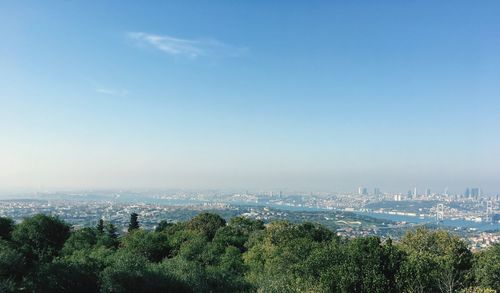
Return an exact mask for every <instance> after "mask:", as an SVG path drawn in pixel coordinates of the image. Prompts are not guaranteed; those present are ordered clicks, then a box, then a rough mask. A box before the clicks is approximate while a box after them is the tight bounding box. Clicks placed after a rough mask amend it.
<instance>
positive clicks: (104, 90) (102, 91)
mask: <svg viewBox="0 0 500 293" xmlns="http://www.w3.org/2000/svg"><path fill="white" fill-rule="evenodd" d="M95 90H96V92H98V93H100V94H103V95H110V96H120V97H124V96H126V95H128V93H129V92H128V90H126V89H111V88H103V87H99V88H96V89H95Z"/></svg>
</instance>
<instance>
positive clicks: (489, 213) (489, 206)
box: [486, 200, 493, 222]
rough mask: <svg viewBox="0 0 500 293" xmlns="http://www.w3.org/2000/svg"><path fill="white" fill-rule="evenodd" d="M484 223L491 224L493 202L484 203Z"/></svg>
mask: <svg viewBox="0 0 500 293" xmlns="http://www.w3.org/2000/svg"><path fill="white" fill-rule="evenodd" d="M486 222H493V201H491V200H488V201H487V202H486Z"/></svg>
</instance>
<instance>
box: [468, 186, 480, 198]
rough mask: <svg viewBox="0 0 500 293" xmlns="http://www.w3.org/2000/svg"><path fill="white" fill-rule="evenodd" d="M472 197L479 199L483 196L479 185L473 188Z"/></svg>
mask: <svg viewBox="0 0 500 293" xmlns="http://www.w3.org/2000/svg"><path fill="white" fill-rule="evenodd" d="M470 197H471V198H473V199H475V200H478V199H479V197H481V188H478V187H475V188H471V190H470Z"/></svg>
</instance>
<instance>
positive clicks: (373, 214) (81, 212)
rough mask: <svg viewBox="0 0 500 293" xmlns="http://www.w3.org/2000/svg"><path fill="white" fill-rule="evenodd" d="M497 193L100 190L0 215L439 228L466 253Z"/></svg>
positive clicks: (346, 232)
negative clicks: (207, 217) (211, 217)
mask: <svg viewBox="0 0 500 293" xmlns="http://www.w3.org/2000/svg"><path fill="white" fill-rule="evenodd" d="M499 203H500V201H499V196H498V195H484V194H481V190H480V189H479V188H467V189H466V190H465V192H464V193H463V194H447V193H446V191H445V193H442V194H438V193H432V192H431V191H430V190H429V189H427V190H424V192H422V193H419V192H418V191H417V189H416V188H414V189H412V190H410V191H408V193H406V194H401V193H398V194H390V193H382V192H381V191H380V189H379V188H374V190H373V192H369V191H368V189H367V188H365V187H360V188H359V189H358V190H357V192H354V193H303V194H301V193H293V194H289V193H285V192H282V191H267V192H248V191H246V192H243V193H230V192H226V193H223V192H218V191H204V192H200V191H178V190H176V191H169V192H158V191H141V192H124V191H100V192H78V193H75V192H73V193H68V192H56V193H54V192H44V193H33V194H17V195H16V196H12V197H11V198H10V199H5V200H0V216H3V217H10V218H12V219H14V220H15V221H17V222H20V221H22V219H23V218H25V217H30V216H33V215H36V214H38V213H43V214H47V215H54V216H57V217H59V218H60V219H62V220H64V221H67V222H68V223H70V224H71V225H72V226H73V228H74V229H80V228H83V227H89V226H94V225H95V224H96V223H97V222H98V221H99V219H104V220H106V221H109V222H111V223H113V224H114V225H116V227H118V232H119V233H124V232H125V231H126V227H127V223H128V220H129V219H128V217H129V215H130V213H132V212H135V213H137V214H138V215H139V216H140V218H141V222H142V225H143V228H144V229H148V230H153V229H155V228H156V225H157V224H158V223H159V222H160V221H168V222H172V223H175V222H179V221H186V220H188V219H190V218H191V217H194V216H195V215H196V214H198V213H200V212H202V211H209V212H214V213H217V214H219V215H221V216H222V217H223V218H225V219H230V218H231V217H236V216H244V217H246V218H249V219H255V220H263V221H264V223H269V222H271V221H276V220H288V221H290V222H293V223H302V222H315V223H320V224H322V225H324V226H325V227H327V228H328V229H331V230H332V231H335V232H336V234H337V235H339V236H345V237H357V236H379V237H381V238H383V239H385V238H391V239H394V240H398V239H399V238H400V237H401V236H402V235H404V233H405V232H406V231H407V230H408V229H414V228H416V227H419V226H426V227H428V228H431V229H435V228H440V229H444V230H447V231H450V232H452V233H454V234H456V235H458V236H460V237H462V238H463V239H464V240H465V241H466V242H467V243H468V245H469V247H470V248H471V249H472V250H478V249H482V248H486V247H488V246H490V245H492V244H494V243H499V242H500V212H499V210H498V207H499Z"/></svg>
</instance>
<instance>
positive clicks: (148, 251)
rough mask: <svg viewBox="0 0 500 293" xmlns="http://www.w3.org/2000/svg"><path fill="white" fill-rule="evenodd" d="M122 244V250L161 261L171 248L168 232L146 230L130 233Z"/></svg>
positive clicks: (153, 260)
mask: <svg viewBox="0 0 500 293" xmlns="http://www.w3.org/2000/svg"><path fill="white" fill-rule="evenodd" d="M121 246H122V248H121V250H124V251H127V252H129V253H131V254H134V255H141V256H144V257H146V258H147V259H148V260H149V261H152V262H160V261H161V260H162V259H163V258H165V257H166V256H167V255H169V253H170V250H171V249H170V245H169V243H168V239H167V234H166V233H155V232H150V231H145V230H138V231H135V232H134V233H129V234H128V235H127V236H126V237H124V238H123V240H122V242H121Z"/></svg>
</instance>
